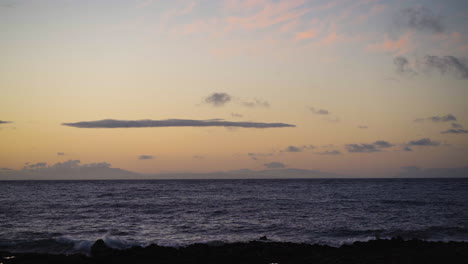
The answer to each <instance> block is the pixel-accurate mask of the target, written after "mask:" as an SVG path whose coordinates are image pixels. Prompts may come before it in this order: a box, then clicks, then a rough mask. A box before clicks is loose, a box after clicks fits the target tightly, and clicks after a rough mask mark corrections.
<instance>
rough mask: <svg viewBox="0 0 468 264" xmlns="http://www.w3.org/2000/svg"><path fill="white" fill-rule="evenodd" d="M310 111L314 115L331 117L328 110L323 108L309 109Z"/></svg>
mask: <svg viewBox="0 0 468 264" xmlns="http://www.w3.org/2000/svg"><path fill="white" fill-rule="evenodd" d="M309 110H310V111H311V112H312V113H314V114H317V115H329V114H330V112H329V111H328V110H325V109H321V108H315V107H309Z"/></svg>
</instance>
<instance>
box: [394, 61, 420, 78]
mask: <svg viewBox="0 0 468 264" xmlns="http://www.w3.org/2000/svg"><path fill="white" fill-rule="evenodd" d="M393 64H394V65H395V70H396V72H397V73H399V74H404V75H407V76H413V75H416V74H417V73H416V71H414V70H413V69H412V68H411V66H410V63H409V61H408V59H407V58H406V57H403V56H398V57H395V58H393Z"/></svg>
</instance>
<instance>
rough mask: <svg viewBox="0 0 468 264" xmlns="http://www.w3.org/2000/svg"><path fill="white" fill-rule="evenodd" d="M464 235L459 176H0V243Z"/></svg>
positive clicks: (14, 247)
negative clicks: (124, 178) (2, 178)
mask: <svg viewBox="0 0 468 264" xmlns="http://www.w3.org/2000/svg"><path fill="white" fill-rule="evenodd" d="M262 236H266V237H267V238H268V239H269V240H271V241H287V242H304V243H310V244H314V243H319V244H326V245H332V246H339V245H342V244H346V243H352V242H355V241H367V240H371V239H375V238H391V237H395V236H401V237H402V238H404V239H412V238H418V239H423V240H431V241H468V179H300V180H296V179H288V180H135V181H130V180H129V181H120V180H119V181H1V182H0V250H7V251H11V252H42V253H77V252H80V253H88V252H89V250H90V247H91V245H92V244H93V243H94V242H95V241H96V240H97V239H100V238H101V239H104V241H105V242H106V243H107V244H108V245H110V246H111V247H114V248H128V247H131V246H133V245H141V246H145V245H149V244H151V243H154V244H158V245H168V246H184V245H188V244H193V243H222V242H238V241H250V240H255V239H259V238H260V237H262Z"/></svg>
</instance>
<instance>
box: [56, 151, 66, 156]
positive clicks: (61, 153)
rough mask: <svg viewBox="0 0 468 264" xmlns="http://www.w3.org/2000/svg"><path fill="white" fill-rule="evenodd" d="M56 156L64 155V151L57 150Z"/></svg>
mask: <svg viewBox="0 0 468 264" xmlns="http://www.w3.org/2000/svg"><path fill="white" fill-rule="evenodd" d="M57 156H65V153H64V152H57Z"/></svg>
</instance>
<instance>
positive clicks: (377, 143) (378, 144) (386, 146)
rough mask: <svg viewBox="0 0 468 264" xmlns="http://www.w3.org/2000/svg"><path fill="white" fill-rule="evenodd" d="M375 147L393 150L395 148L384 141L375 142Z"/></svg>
mask: <svg viewBox="0 0 468 264" xmlns="http://www.w3.org/2000/svg"><path fill="white" fill-rule="evenodd" d="M374 145H376V146H377V147H379V148H391V147H393V146H394V145H393V144H390V143H389V142H387V141H384V140H378V141H376V142H374Z"/></svg>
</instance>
